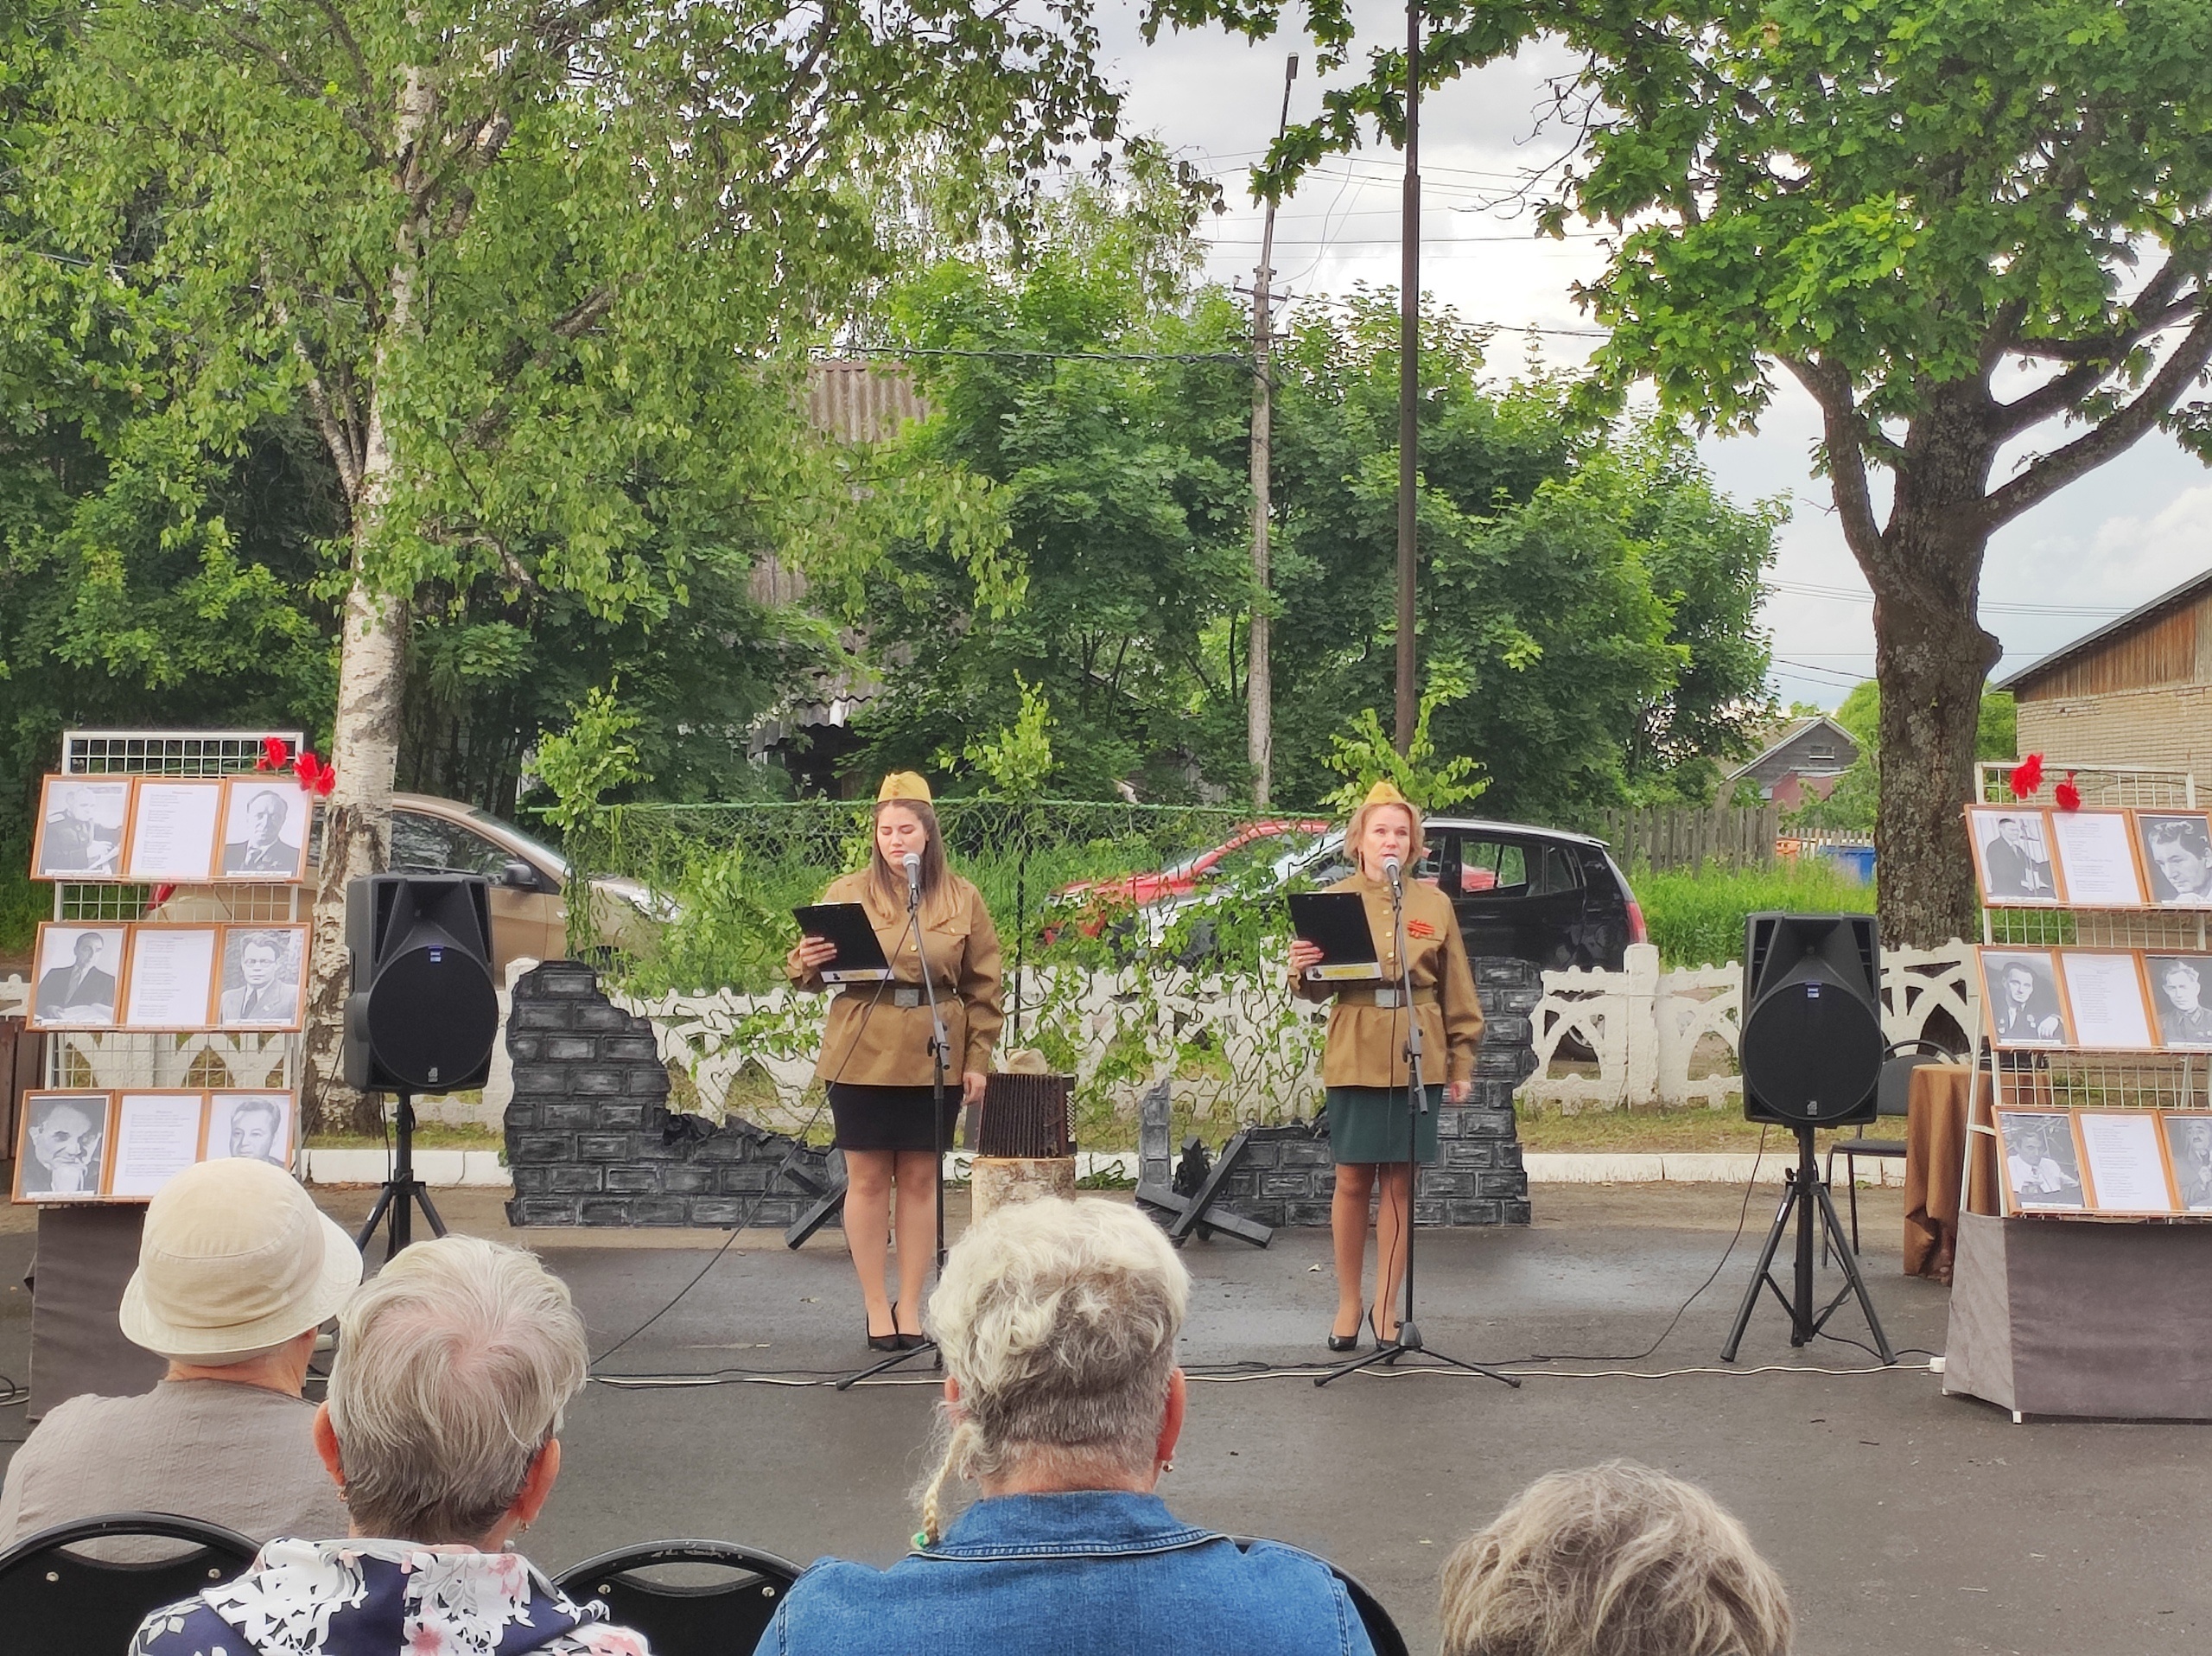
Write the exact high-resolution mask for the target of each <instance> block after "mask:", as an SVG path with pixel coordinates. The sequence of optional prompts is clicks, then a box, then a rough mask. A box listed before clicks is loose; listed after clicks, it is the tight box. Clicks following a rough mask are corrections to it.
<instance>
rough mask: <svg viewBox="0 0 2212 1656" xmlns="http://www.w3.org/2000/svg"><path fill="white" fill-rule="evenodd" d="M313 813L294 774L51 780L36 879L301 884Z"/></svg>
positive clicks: (34, 865) (36, 847) (42, 803)
mask: <svg viewBox="0 0 2212 1656" xmlns="http://www.w3.org/2000/svg"><path fill="white" fill-rule="evenodd" d="M312 812H313V803H312V799H311V796H310V795H308V793H305V792H304V791H303V790H302V788H301V787H299V786H298V784H297V783H296V782H295V781H294V780H292V779H291V778H290V777H289V776H268V775H263V774H258V773H255V772H251V771H248V772H241V773H238V774H234V775H231V776H222V777H214V776H48V778H47V779H46V781H45V785H44V787H43V788H42V789H41V793H40V800H39V817H38V829H37V836H36V838H35V843H34V844H33V845H32V848H31V872H32V875H33V876H34V877H35V878H37V879H41V880H54V881H66V882H71V883H73V884H88V883H98V882H105V881H129V882H133V883H136V884H141V885H153V884H177V885H203V884H208V883H212V882H241V883H243V882H252V883H255V884H260V885H291V884H297V883H298V882H301V881H303V880H305V879H306V878H307V869H308V827H309V818H310V817H311V815H312Z"/></svg>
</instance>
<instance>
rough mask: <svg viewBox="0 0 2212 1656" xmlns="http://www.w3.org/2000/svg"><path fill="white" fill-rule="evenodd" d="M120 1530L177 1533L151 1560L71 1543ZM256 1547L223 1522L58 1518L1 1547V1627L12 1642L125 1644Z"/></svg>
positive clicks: (230, 1572)
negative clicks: (116, 1558) (170, 1550)
mask: <svg viewBox="0 0 2212 1656" xmlns="http://www.w3.org/2000/svg"><path fill="white" fill-rule="evenodd" d="M118 1538H129V1539H131V1540H137V1539H141V1538H145V1539H152V1540H166V1541H179V1542H182V1543H184V1544H185V1545H184V1546H183V1548H182V1550H181V1551H178V1552H177V1553H176V1554H175V1556H174V1557H167V1558H162V1559H158V1560H156V1562H154V1563H151V1564H123V1563H118V1562H113V1561H111V1560H108V1559H102V1558H94V1557H87V1556H86V1554H85V1553H83V1552H81V1551H71V1549H72V1548H73V1547H81V1546H83V1545H85V1544H86V1542H89V1541H105V1540H114V1539H118ZM258 1551H260V1548H259V1547H258V1546H257V1545H256V1544H255V1543H254V1542H253V1541H252V1539H251V1538H249V1537H246V1536H243V1535H240V1534H239V1533H238V1532H237V1531H236V1530H226V1529H225V1528H224V1527H223V1526H222V1525H219V1524H206V1523H202V1522H201V1521H200V1519H196V1518H180V1517H177V1516H176V1515H175V1514H174V1513H108V1514H106V1515H105V1516H103V1517H99V1518H84V1519H76V1520H75V1521H74V1522H73V1523H68V1524H56V1525H54V1526H52V1527H51V1528H49V1529H43V1530H41V1531H39V1532H37V1533H36V1534H35V1535H28V1536H25V1537H24V1538H22V1540H20V1541H18V1542H16V1545H14V1546H12V1547H10V1548H9V1549H8V1550H7V1551H5V1552H0V1627H5V1628H6V1629H7V1630H8V1631H7V1638H6V1641H5V1642H6V1644H7V1646H8V1648H10V1650H48V1651H64V1650H86V1651H121V1650H127V1649H129V1648H130V1640H131V1636H132V1635H133V1634H136V1633H137V1631H138V1624H139V1623H140V1622H141V1621H144V1620H145V1619H146V1618H147V1617H148V1616H149V1615H152V1614H153V1613H154V1612H155V1611H156V1610H158V1609H160V1608H162V1606H163V1605H167V1604H175V1602H177V1601H178V1600H180V1599H188V1598H190V1597H191V1596H192V1595H194V1593H197V1592H199V1591H200V1590H201V1589H203V1588H207V1587H212V1586H213V1585H214V1584H215V1583H218V1582H226V1581H228V1580H230V1578H231V1577H232V1576H235V1575H237V1574H238V1572H239V1571H240V1570H244V1569H245V1567H246V1566H247V1565H248V1564H251V1563H252V1562H253V1557H254V1554H255V1553H257V1552H258Z"/></svg>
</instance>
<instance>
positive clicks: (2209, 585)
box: [1990, 570, 2212, 693]
mask: <svg viewBox="0 0 2212 1656" xmlns="http://www.w3.org/2000/svg"><path fill="white" fill-rule="evenodd" d="M2208 589H2212V570H2205V571H2204V573H2203V574H2202V575H2195V576H2190V578H2189V579H2188V580H2186V581H2184V582H2183V583H2181V584H2180V585H2179V586H2177V587H2176V588H2174V589H2173V590H2172V591H2171V592H2162V593H2160V594H2159V595H2158V596H2157V597H2155V598H2153V599H2152V600H2151V602H2149V603H2147V604H2143V605H2141V606H2139V607H2138V608H2134V609H2131V610H2129V611H2128V612H2127V613H2126V615H2122V616H2120V619H2119V620H2117V621H2107V622H2106V623H2105V624H2104V625H2103V626H2102V627H2098V628H2097V629H2096V630H2095V631H2094V632H2090V633H2084V634H2082V636H2081V637H2079V638H2077V639H2075V640H2074V641H2073V642H2072V643H2071V644H2063V645H2061V646H2059V647H2058V648H2057V649H2056V650H2053V651H2052V652H2051V653H2050V654H2049V655H2047V656H2044V658H2043V659H2041V660H2039V661H2031V662H2030V663H2029V664H2028V665H2027V666H2024V667H2023V668H2021V669H2020V670H2019V672H2015V673H2008V674H2007V675H2006V676H2005V677H2004V678H2000V679H1999V680H1998V681H1997V682H1996V683H1995V684H1993V685H1991V686H1990V688H1991V689H1992V690H2009V691H2014V692H2016V693H2017V692H2018V690H2019V688H2020V686H2021V685H2024V684H2025V683H2026V682H2027V681H2028V680H2030V679H2031V678H2040V677H2042V676H2043V675H2044V673H2046V672H2050V670H2051V669H2052V668H2054V667H2060V666H2065V665H2066V663H2068V662H2069V661H2071V660H2073V659H2075V657H2076V656H2079V655H2082V654H2083V653H2086V652H2088V651H2089V650H2091V649H2094V647H2096V646H2098V645H2100V644H2105V643H2108V642H2110V641H2111V640H2113V638H2115V637H2117V636H2118V635H2119V634H2122V633H2125V632H2128V631H2130V630H2132V629H2133V628H2134V627H2139V626H2141V625H2142V624H2143V623H2144V622H2145V621H2149V620H2150V619H2151V618H2152V617H2153V616H2154V615H2158V613H2159V612H2160V611H2162V610H2167V609H2171V608H2173V607H2174V606H2175V605H2176V604H2182V603H2187V602H2189V601H2190V599H2192V598H2195V597H2196V596H2199V595H2200V594H2202V593H2203V592H2205V591H2207V590H2208Z"/></svg>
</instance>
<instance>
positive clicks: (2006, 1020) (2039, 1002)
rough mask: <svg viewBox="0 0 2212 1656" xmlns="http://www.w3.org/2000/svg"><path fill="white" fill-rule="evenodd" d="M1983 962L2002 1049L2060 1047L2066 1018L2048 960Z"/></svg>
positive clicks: (2010, 957) (2012, 957) (1991, 959)
mask: <svg viewBox="0 0 2212 1656" xmlns="http://www.w3.org/2000/svg"><path fill="white" fill-rule="evenodd" d="M1982 960H1983V962H1984V964H1985V965H1986V968H1987V971H1988V972H1989V995H1990V1022H1991V1023H1992V1024H1993V1025H1994V1026H1995V1028H1996V1031H1997V1043H1998V1045H1999V1046H2002V1047H2021V1046H2030V1047H2051V1046H2063V1044H2064V1043H2065V1040H2066V1019H2065V1016H2064V1014H2063V1012H2062V1010H2061V1009H2060V1005H2059V1000H2058V990H2057V988H2056V986H2055V985H2054V984H2053V983H2052V981H2051V976H2050V960H2049V957H2048V956H2045V957H2044V958H2043V959H2036V958H2033V957H2031V956H2027V955H2018V954H2016V955H2006V956H2003V957H1993V956H1990V955H1986V954H1985V955H1984V956H1983V957H1982Z"/></svg>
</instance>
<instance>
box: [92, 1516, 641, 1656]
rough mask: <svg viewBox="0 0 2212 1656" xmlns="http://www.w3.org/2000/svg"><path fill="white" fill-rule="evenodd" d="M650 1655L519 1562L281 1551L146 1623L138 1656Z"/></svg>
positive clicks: (449, 1549)
mask: <svg viewBox="0 0 2212 1656" xmlns="http://www.w3.org/2000/svg"><path fill="white" fill-rule="evenodd" d="M218 1653H220V1656H524V1653H529V1656H651V1653H650V1652H649V1651H648V1650H647V1649H646V1646H645V1637H644V1635H643V1634H636V1633H632V1632H631V1631H630V1630H629V1629H628V1628H626V1627H611V1626H609V1625H608V1623H607V1608H606V1607H605V1606H604V1605H602V1604H600V1603H599V1602H596V1601H594V1602H591V1603H588V1604H582V1605H579V1604H575V1603H572V1602H569V1600H568V1599H567V1598H565V1597H563V1595H562V1594H561V1592H560V1591H559V1589H556V1588H555V1587H554V1586H553V1584H552V1583H550V1582H548V1581H547V1580H546V1579H545V1577H544V1576H543V1575H541V1574H539V1573H538V1570H537V1567H536V1566H535V1565H533V1564H531V1562H530V1561H529V1560H528V1559H527V1558H524V1557H521V1556H519V1555H518V1554H516V1553H512V1552H479V1551H476V1550H475V1549H474V1548H472V1547H454V1546H437V1547H431V1546H422V1545H417V1544H416V1543H414V1542H411V1541H369V1540H347V1541H271V1542H270V1544H269V1545H267V1546H265V1547H264V1548H262V1550H261V1555H260V1557H257V1558H256V1559H255V1560H254V1561H253V1563H252V1564H250V1565H248V1566H247V1568H246V1570H245V1574H244V1575H242V1576H238V1578H237V1579H236V1580H234V1581H230V1582H226V1583H224V1584H223V1585H222V1586H220V1587H210V1588H208V1589H207V1590H206V1591H204V1592H202V1593H200V1595H198V1596H197V1597H194V1598H188V1599H186V1600H184V1601H182V1602H180V1603H176V1604H172V1605H170V1606H169V1607H168V1608H167V1609H162V1610H156V1611H155V1612H154V1614H153V1615H149V1616H148V1617H147V1618H146V1620H145V1621H143V1623H141V1624H140V1626H139V1628H138V1636H137V1638H136V1639H135V1640H132V1641H131V1645H130V1656H218Z"/></svg>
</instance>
